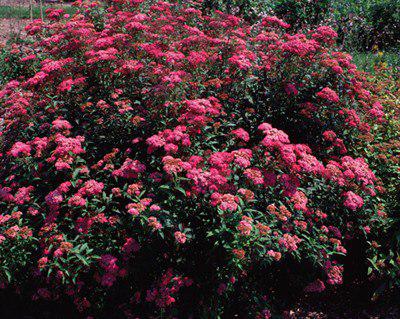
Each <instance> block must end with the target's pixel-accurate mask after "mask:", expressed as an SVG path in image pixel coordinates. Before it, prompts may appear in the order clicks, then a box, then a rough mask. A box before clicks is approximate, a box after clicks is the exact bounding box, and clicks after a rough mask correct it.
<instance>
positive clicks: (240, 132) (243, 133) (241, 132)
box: [231, 128, 250, 142]
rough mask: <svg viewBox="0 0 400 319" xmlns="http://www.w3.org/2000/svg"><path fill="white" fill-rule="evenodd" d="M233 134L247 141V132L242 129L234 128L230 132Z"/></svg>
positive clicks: (248, 138) (248, 137)
mask: <svg viewBox="0 0 400 319" xmlns="http://www.w3.org/2000/svg"><path fill="white" fill-rule="evenodd" d="M231 133H232V134H233V135H235V136H236V137H237V138H238V139H240V140H242V141H244V142H248V141H249V140H250V136H249V133H247V132H246V131H245V130H244V129H242V128H238V129H236V130H233V131H232V132H231Z"/></svg>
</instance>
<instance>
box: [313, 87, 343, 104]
mask: <svg viewBox="0 0 400 319" xmlns="http://www.w3.org/2000/svg"><path fill="white" fill-rule="evenodd" d="M317 96H318V97H320V98H321V99H324V100H327V101H331V102H334V103H337V102H339V96H338V95H337V93H336V92H335V91H333V90H331V89H330V88H327V87H326V88H324V89H322V90H321V91H320V92H318V93H317Z"/></svg>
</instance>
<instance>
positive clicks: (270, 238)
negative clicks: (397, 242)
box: [0, 0, 386, 318]
mask: <svg viewBox="0 0 400 319" xmlns="http://www.w3.org/2000/svg"><path fill="white" fill-rule="evenodd" d="M77 5H79V6H80V7H81V10H80V13H78V14H76V15H74V16H72V17H70V16H68V15H65V14H64V13H63V12H62V10H58V9H57V10H48V12H47V17H48V22H43V21H40V20H36V21H34V22H33V23H31V24H30V25H29V26H28V27H27V28H26V31H27V33H28V35H29V37H30V43H29V44H28V45H26V46H18V47H17V46H15V47H12V48H11V50H10V51H9V54H8V55H7V57H6V60H5V63H6V64H7V68H6V69H7V73H6V74H5V75H6V77H7V81H8V83H7V84H6V85H5V86H4V87H3V89H2V90H1V91H0V99H1V102H0V103H1V109H0V117H1V136H0V143H1V144H0V147H1V149H0V151H1V157H0V165H1V171H0V198H1V202H0V210H1V215H0V260H1V263H0V281H1V287H2V288H3V289H6V290H8V291H17V292H18V293H20V294H23V295H25V296H28V297H29V298H32V299H33V300H37V302H42V301H59V300H70V301H71V302H73V303H74V304H75V306H76V308H77V310H78V311H79V312H80V313H81V314H80V316H82V317H83V316H85V315H96V314H97V315H99V316H100V317H102V315H101V314H103V315H104V313H105V311H106V309H109V310H110V309H111V311H112V315H113V318H119V317H123V316H126V317H130V318H137V317H142V318H150V317H154V318H156V317H159V316H164V317H168V318H170V317H171V318H172V317H174V316H175V317H179V318H187V317H190V316H193V317H194V318H202V317H205V318H217V317H218V316H222V317H226V318H231V317H232V316H233V315H239V317H241V318H270V315H271V313H272V312H273V311H274V307H275V306H276V305H278V304H279V299H280V298H281V297H282V291H286V293H287V292H288V291H296V292H297V293H300V292H301V291H305V292H307V293H319V292H322V291H324V290H325V289H330V287H332V286H335V285H340V284H341V283H342V282H343V272H344V271H346V270H345V267H346V263H347V262H346V254H347V250H348V247H349V245H353V246H354V243H357V245H359V247H361V248H360V249H362V250H361V253H360V259H359V263H360V264H367V258H371V257H372V256H373V254H374V249H375V248H376V246H377V245H374V243H375V242H374V240H375V239H376V237H379V233H378V231H379V229H380V228H381V227H383V226H384V225H385V223H386V212H385V207H384V204H385V203H384V201H383V199H382V197H381V195H380V194H381V193H384V191H385V190H384V187H382V182H381V180H380V178H379V176H377V175H376V174H375V173H374V171H373V170H372V169H371V168H370V167H369V166H368V164H367V161H366V159H365V158H363V157H356V156H353V154H355V152H354V150H356V149H357V148H356V145H359V143H361V142H362V139H361V138H359V136H360V134H367V133H368V132H371V126H372V125H376V124H379V123H384V121H385V120H386V119H385V113H384V112H383V107H382V105H381V104H380V103H379V102H378V101H376V100H375V99H374V98H373V96H372V94H370V92H369V91H368V90H367V89H366V84H365V81H364V79H363V78H362V76H361V75H360V74H359V73H358V71H357V70H356V67H355V65H354V64H352V62H351V56H350V55H348V54H346V53H343V52H340V51H338V50H337V49H336V47H335V46H334V42H335V37H336V33H335V32H334V31H333V30H332V29H330V28H329V27H319V28H318V29H316V30H313V31H310V32H308V33H306V34H288V33H287V32H286V29H287V28H289V25H288V24H287V23H285V22H283V21H281V20H279V19H277V18H275V17H265V18H263V19H262V21H258V22H257V23H255V24H253V25H249V24H248V23H246V22H244V21H243V20H241V19H240V18H237V17H235V16H232V15H227V14H224V13H222V12H219V11H216V12H214V13H213V14H212V15H203V14H202V13H201V11H200V10H199V9H197V4H196V3H191V5H190V6H184V5H181V4H179V3H175V2H158V3H148V2H143V1H141V0H136V1H125V0H118V1H112V2H111V3H110V4H109V5H108V6H107V7H102V6H100V5H98V4H97V3H96V2H78V3H77ZM350 271H351V269H350Z"/></svg>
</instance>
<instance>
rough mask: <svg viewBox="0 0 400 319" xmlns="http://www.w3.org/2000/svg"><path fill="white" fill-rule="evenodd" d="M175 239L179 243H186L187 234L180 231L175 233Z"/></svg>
mask: <svg viewBox="0 0 400 319" xmlns="http://www.w3.org/2000/svg"><path fill="white" fill-rule="evenodd" d="M174 236H175V240H176V242H177V243H179V244H184V243H185V242H186V235H185V234H184V233H182V232H180V231H176V232H175V233H174Z"/></svg>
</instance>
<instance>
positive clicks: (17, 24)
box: [0, 19, 29, 45]
mask: <svg viewBox="0 0 400 319" xmlns="http://www.w3.org/2000/svg"><path fill="white" fill-rule="evenodd" d="M28 23H29V19H0V44H3V45H4V44H5V43H6V42H7V40H9V39H10V38H11V37H14V36H17V35H21V34H23V30H24V28H25V26H26V25H27V24H28Z"/></svg>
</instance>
